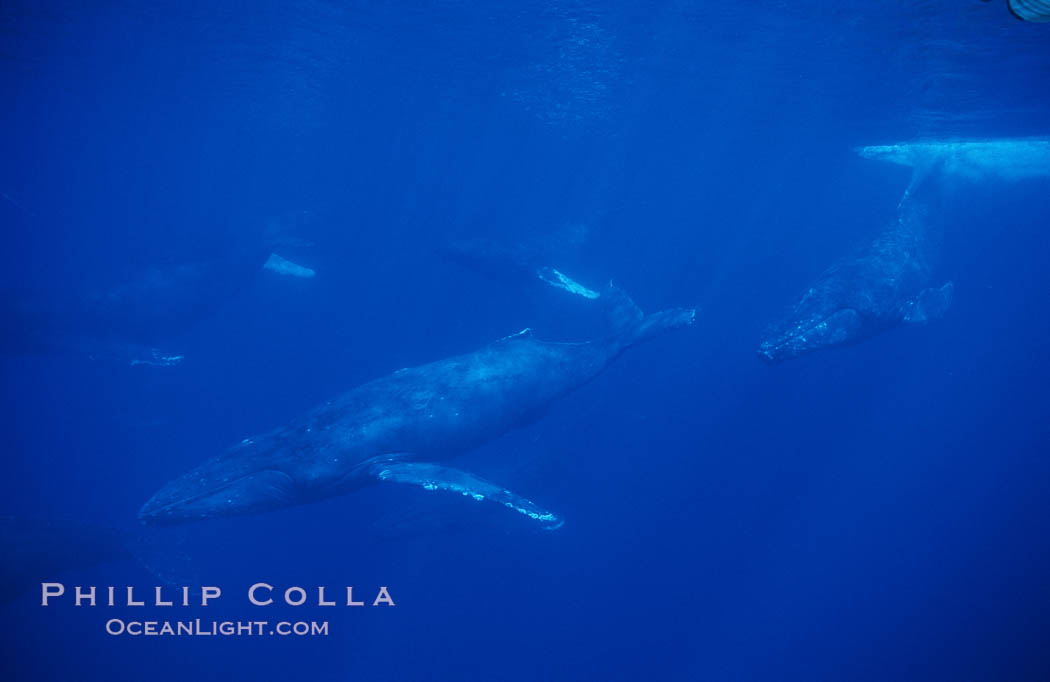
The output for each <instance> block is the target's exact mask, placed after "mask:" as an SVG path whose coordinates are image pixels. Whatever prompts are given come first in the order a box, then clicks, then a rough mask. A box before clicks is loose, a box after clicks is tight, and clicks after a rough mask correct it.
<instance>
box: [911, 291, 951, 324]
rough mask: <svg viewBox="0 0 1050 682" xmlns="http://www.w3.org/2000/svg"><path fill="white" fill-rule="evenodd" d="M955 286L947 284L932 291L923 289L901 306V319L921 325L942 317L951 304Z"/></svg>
mask: <svg viewBox="0 0 1050 682" xmlns="http://www.w3.org/2000/svg"><path fill="white" fill-rule="evenodd" d="M954 291H955V286H954V285H953V284H952V283H951V282H948V283H946V284H945V285H944V286H942V287H940V288H938V289H934V288H930V289H923V290H922V291H920V292H919V295H918V296H916V297H915V298H913V299H911V300H910V301H907V302H906V303H905V304H904V305H903V306H901V318H902V319H903V320H904V321H905V322H911V323H918V324H922V323H924V322H929V321H930V320H936V319H938V318H940V317H943V316H944V313H945V311H947V310H948V308H949V307H950V306H951V304H952V294H953V293H954Z"/></svg>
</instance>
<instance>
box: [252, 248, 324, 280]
mask: <svg viewBox="0 0 1050 682" xmlns="http://www.w3.org/2000/svg"><path fill="white" fill-rule="evenodd" d="M263 270H269V271H270V272H276V273H277V274H278V275H287V276H289V277H302V278H304V279H309V278H311V277H313V276H314V275H315V274H317V273H315V272H314V271H313V269H312V268H308V267H306V266H303V265H299V264H298V263H293V262H292V261H290V260H288V259H287V258H282V257H281V256H278V255H277V254H276V253H271V254H270V257H269V258H268V259H267V260H266V263H265V264H263Z"/></svg>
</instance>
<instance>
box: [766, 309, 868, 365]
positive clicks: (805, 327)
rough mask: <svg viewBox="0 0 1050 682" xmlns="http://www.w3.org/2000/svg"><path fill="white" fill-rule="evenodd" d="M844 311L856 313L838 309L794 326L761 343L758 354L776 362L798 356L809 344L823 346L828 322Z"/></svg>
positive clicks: (852, 310) (808, 347)
mask: <svg viewBox="0 0 1050 682" xmlns="http://www.w3.org/2000/svg"><path fill="white" fill-rule="evenodd" d="M846 311H850V312H854V313H855V312H856V311H855V310H854V309H853V308H839V309H837V310H835V311H834V312H832V313H831V314H829V315H823V316H821V317H819V318H814V319H811V320H808V321H807V322H806V323H804V324H802V323H799V324H796V325H795V326H794V327H792V328H791V329H790V330H788V331H786V332H782V333H780V334H777V335H776V336H774V337H772V338H771V339H769V340H766V341H763V342H762V343H761V344H760V345H759V347H758V354H759V355H761V356H762V357H763V358H765V359H767V360H769V361H771V362H777V361H779V360H783V359H785V358H787V357H794V356H796V355H800V354H801V353H803V352H805V351H806V350H808V349H810V346H809V344H810V343H816V344H817V345H816V346H814V348H815V347H820V346H822V345H825V344H826V343H827V341H826V339H824V338H823V337H824V336H825V333H826V332H827V331H828V326H829V322H830V320H832V319H833V318H834V317H835V316H836V315H839V314H840V313H843V312H846ZM832 345H834V344H832Z"/></svg>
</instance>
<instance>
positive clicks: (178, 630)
mask: <svg viewBox="0 0 1050 682" xmlns="http://www.w3.org/2000/svg"><path fill="white" fill-rule="evenodd" d="M106 633H107V634H110V635H114V636H120V635H130V636H132V637H139V636H146V637H151V636H154V637H157V636H172V637H182V636H190V637H207V636H225V637H238V636H241V637H243V636H256V637H257V636H268V635H270V636H274V635H275V636H282V637H283V636H288V635H293V636H299V637H316V636H321V637H327V636H328V621H322V622H320V623H319V622H317V621H309V622H307V621H302V620H300V621H295V622H289V621H285V620H282V621H277V622H276V623H274V622H271V621H266V620H242V621H230V620H225V621H217V620H212V621H202V620H201V619H200V618H195V619H193V620H179V621H170V620H160V621H158V620H145V621H142V620H129V621H125V620H121V619H120V618H110V619H109V620H107V621H106Z"/></svg>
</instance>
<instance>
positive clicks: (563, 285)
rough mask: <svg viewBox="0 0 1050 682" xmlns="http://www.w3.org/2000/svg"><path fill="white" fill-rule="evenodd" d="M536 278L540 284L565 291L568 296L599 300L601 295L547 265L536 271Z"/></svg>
mask: <svg viewBox="0 0 1050 682" xmlns="http://www.w3.org/2000/svg"><path fill="white" fill-rule="evenodd" d="M536 277H538V278H539V279H540V281H542V282H546V283H547V284H549V285H551V286H552V287H554V288H555V289H561V290H563V291H567V292H569V293H570V294H574V295H576V296H582V297H583V298H590V299H595V298H600V297H601V294H600V293H598V292H597V291H595V290H593V289H588V288H587V287H585V286H583V285H582V284H580V283H579V282H577V281H576V280H574V279H573V278H572V277H569V276H568V275H566V274H565V273H564V272H562V271H560V270H557V269H555V268H552V267H550V266H548V265H544V266H543V267H540V268H537V269H536Z"/></svg>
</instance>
